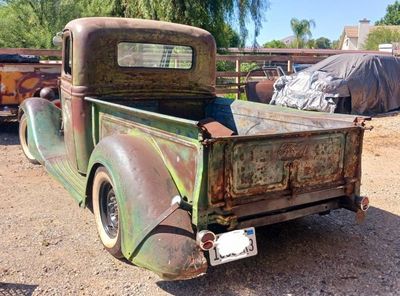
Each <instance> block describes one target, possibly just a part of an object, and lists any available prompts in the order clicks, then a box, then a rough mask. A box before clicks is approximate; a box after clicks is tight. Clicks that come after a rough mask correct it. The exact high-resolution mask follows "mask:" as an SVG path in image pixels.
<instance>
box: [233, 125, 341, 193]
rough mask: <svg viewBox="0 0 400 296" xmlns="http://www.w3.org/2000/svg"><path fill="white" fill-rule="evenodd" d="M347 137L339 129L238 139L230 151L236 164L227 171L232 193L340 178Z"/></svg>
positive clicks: (276, 189) (255, 191)
mask: <svg viewBox="0 0 400 296" xmlns="http://www.w3.org/2000/svg"><path fill="white" fill-rule="evenodd" d="M345 139H346V138H345V135H344V134H341V133H337V134H325V135H316V136H312V137H308V138H301V139H300V138H297V139H291V140H290V139H288V138H285V139H281V138H280V139H265V140H264V142H260V141H257V142H256V141H246V142H238V143H236V144H235V145H234V147H233V153H232V154H231V163H232V164H233V165H232V167H229V166H228V170H229V171H228V172H227V176H229V178H230V180H231V182H230V188H231V194H232V196H233V197H235V196H243V195H253V194H262V193H265V192H270V191H281V190H285V189H289V187H291V188H293V187H302V186H303V185H306V186H313V185H314V184H319V185H320V184H321V183H328V182H335V181H339V180H340V179H341V178H342V171H343V158H344V147H345ZM289 184H290V186H289Z"/></svg>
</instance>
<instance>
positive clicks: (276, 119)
mask: <svg viewBox="0 0 400 296" xmlns="http://www.w3.org/2000/svg"><path fill="white" fill-rule="evenodd" d="M62 40H63V45H62V52H63V64H62V74H61V83H60V90H61V91H60V93H61V108H58V107H57V106H55V105H54V104H51V103H49V102H48V101H46V100H43V99H40V98H31V99H29V100H26V101H25V102H24V103H23V104H22V106H21V108H20V113H19V116H20V120H21V123H22V122H25V126H26V127H27V131H26V135H24V137H25V138H26V149H27V150H28V151H29V153H30V155H31V160H34V161H37V162H39V163H40V164H42V165H44V166H45V168H46V170H47V171H48V172H49V173H50V175H52V176H53V177H54V178H55V179H56V180H58V181H59V182H60V183H61V184H62V185H63V186H64V187H65V188H66V189H67V190H68V191H69V193H70V194H71V195H72V196H73V197H74V198H75V199H76V201H77V202H78V203H79V205H81V206H82V207H85V206H87V207H89V208H91V209H92V211H93V213H94V217H95V221H96V225H97V230H98V232H99V236H100V240H101V241H102V243H103V245H104V246H105V248H106V249H107V250H108V251H109V252H110V253H111V254H112V255H114V256H115V257H124V258H126V259H128V260H130V261H131V262H133V263H134V264H136V265H139V266H142V267H145V268H148V269H150V270H152V271H154V272H156V273H157V274H159V275H160V276H161V277H162V278H165V279H186V278H192V277H195V276H198V275H200V274H202V273H204V272H206V270H207V268H208V266H209V265H210V264H211V265H218V264H222V263H227V262H229V261H233V260H238V259H241V258H245V257H249V256H253V255H256V254H257V243H256V232H255V228H256V227H258V226H262V225H269V224H273V223H278V222H283V221H287V220H291V219H295V218H299V217H303V216H307V215H310V214H318V213H327V212H329V211H330V210H334V209H338V208H346V209H349V210H352V211H354V212H357V213H358V217H363V216H364V214H365V211H366V210H367V209H368V199H367V198H366V197H361V196H360V177H361V152H362V139H363V133H364V129H365V124H364V121H365V120H366V119H367V118H364V117H356V116H346V115H336V114H324V113H315V112H305V111H298V110H293V109H288V108H284V107H277V106H270V105H265V104H259V103H253V102H247V101H238V100H237V101H233V100H230V99H225V98H221V97H217V96H216V94H215V73H216V67H215V57H216V46H215V42H214V39H213V37H212V36H211V35H210V34H209V33H208V32H206V31H204V30H202V29H199V28H194V27H190V26H185V25H179V24H172V23H166V22H159V21H150V20H138V19H121V18H83V19H77V20H74V21H71V22H70V23H68V24H67V25H66V27H65V29H64V31H63V33H62Z"/></svg>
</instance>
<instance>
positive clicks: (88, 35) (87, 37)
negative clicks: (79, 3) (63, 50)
mask: <svg viewBox="0 0 400 296" xmlns="http://www.w3.org/2000/svg"><path fill="white" fill-rule="evenodd" d="M103 28H106V29H103ZM65 30H68V31H70V32H72V35H73V39H74V40H79V42H74V43H73V51H74V60H73V67H72V69H73V75H72V79H73V84H74V85H84V86H85V87H86V88H87V94H88V95H93V96H94V95H97V94H101V95H106V94H113V95H117V94H118V93H119V94H121V95H122V94H125V95H127V94H128V95H133V94H135V95H136V96H137V97H142V98H143V97H157V98H163V97H166V98H168V97H169V98H171V97H174V98H185V99H187V98H190V97H197V98H205V97H214V96H215V55H216V47H215V42H214V39H213V37H212V36H211V35H210V34H209V33H208V32H206V31H204V30H202V29H199V28H193V27H189V26H185V25H179V24H172V23H167V22H156V21H149V20H138V19H126V18H87V19H79V20H74V21H71V22H70V23H68V24H67V25H66V27H65ZM130 40H132V41H134V42H145V43H152V42H153V43H158V44H159V43H163V44H182V45H185V46H190V47H192V48H193V49H194V52H195V57H196V60H195V65H194V67H193V68H192V69H190V70H174V69H168V70H165V69H154V68H153V69H145V68H120V67H119V66H118V64H117V63H116V62H115V61H116V55H117V51H116V50H115V49H116V46H117V44H118V43H120V42H127V41H130ZM99 48H101V50H99ZM89 68H90V71H87V70H86V69H89ZM75 73H76V75H74V74H75ZM166 85H168V87H167V88H166Z"/></svg>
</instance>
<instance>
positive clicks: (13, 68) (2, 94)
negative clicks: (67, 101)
mask: <svg viewBox="0 0 400 296" xmlns="http://www.w3.org/2000/svg"><path fill="white" fill-rule="evenodd" d="M59 76H60V64H4V63H3V64H0V86H1V91H0V105H17V106H18V105H19V104H21V103H22V101H23V100H25V99H26V98H29V97H33V96H39V92H40V90H41V88H43V87H56V86H57V78H58V77H59Z"/></svg>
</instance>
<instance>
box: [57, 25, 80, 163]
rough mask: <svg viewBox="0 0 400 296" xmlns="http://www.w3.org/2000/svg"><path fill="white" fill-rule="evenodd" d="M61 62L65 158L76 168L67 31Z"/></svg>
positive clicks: (70, 44)
mask: <svg viewBox="0 0 400 296" xmlns="http://www.w3.org/2000/svg"><path fill="white" fill-rule="evenodd" d="M63 39H64V42H63V49H62V50H63V62H62V71H61V84H60V90H61V93H60V94H61V96H60V98H61V106H62V119H63V125H64V142H65V146H66V147H65V148H66V151H67V157H68V159H69V161H70V163H71V165H72V166H73V167H75V168H76V167H77V162H76V151H75V143H74V131H73V118H72V67H73V65H72V55H73V52H72V35H71V33H70V32H69V31H65V32H64V33H63Z"/></svg>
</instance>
